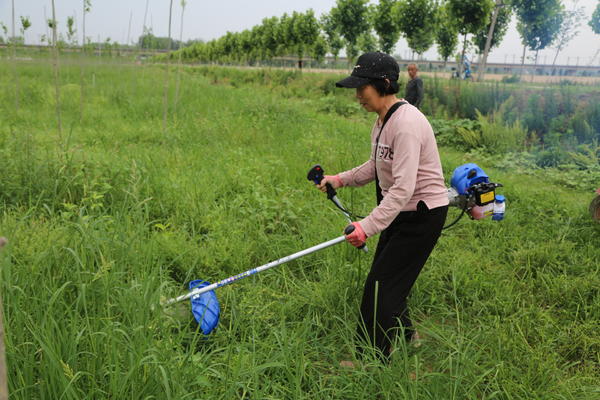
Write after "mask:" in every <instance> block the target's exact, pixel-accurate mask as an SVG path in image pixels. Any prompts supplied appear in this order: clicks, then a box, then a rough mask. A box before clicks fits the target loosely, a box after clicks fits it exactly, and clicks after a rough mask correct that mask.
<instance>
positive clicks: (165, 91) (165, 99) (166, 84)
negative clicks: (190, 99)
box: [163, 0, 173, 135]
mask: <svg viewBox="0 0 600 400" xmlns="http://www.w3.org/2000/svg"><path fill="white" fill-rule="evenodd" d="M172 12H173V0H171V1H170V5H169V41H168V45H167V47H168V49H167V50H168V51H169V52H170V51H171V13H172ZM168 92H169V57H167V65H166V69H165V88H164V95H163V133H164V134H165V135H166V134H167V110H168V107H169V103H168V94H169V93H168Z"/></svg>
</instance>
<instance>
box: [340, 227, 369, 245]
mask: <svg viewBox="0 0 600 400" xmlns="http://www.w3.org/2000/svg"><path fill="white" fill-rule="evenodd" d="M354 229H355V228H354V225H352V224H350V225H348V226H347V227H345V228H344V234H345V235H349V234H351V233H352V232H354ZM365 246H366V243H363V244H362V245H361V246H359V247H357V248H358V249H359V250H362V249H363V248H364V247H365Z"/></svg>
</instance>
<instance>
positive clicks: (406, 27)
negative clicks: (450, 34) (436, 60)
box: [395, 0, 437, 54]
mask: <svg viewBox="0 0 600 400" xmlns="http://www.w3.org/2000/svg"><path fill="white" fill-rule="evenodd" d="M436 15H437V3H436V2H435V1H434V0H399V1H398V2H397V3H396V7H395V16H396V23H397V24H398V28H399V29H400V32H402V34H403V35H404V36H405V37H406V41H407V42H408V46H409V47H410V48H411V50H413V51H414V52H416V53H417V54H423V53H424V52H425V51H427V50H428V49H429V48H430V47H431V46H432V45H433V42H434V32H435V28H436V27H435V23H436Z"/></svg>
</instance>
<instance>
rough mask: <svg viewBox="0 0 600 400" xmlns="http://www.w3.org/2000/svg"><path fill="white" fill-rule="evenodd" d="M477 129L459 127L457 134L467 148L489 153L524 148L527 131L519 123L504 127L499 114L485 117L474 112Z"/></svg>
mask: <svg viewBox="0 0 600 400" xmlns="http://www.w3.org/2000/svg"><path fill="white" fill-rule="evenodd" d="M476 114H477V122H478V123H479V129H468V128H465V127H459V128H458V129H457V132H458V134H459V135H460V137H461V138H462V140H463V142H464V143H465V144H466V145H467V146H468V148H477V147H484V148H486V150H488V151H489V152H490V153H505V152H509V151H520V150H523V148H524V147H525V142H526V139H527V131H526V130H525V129H524V128H523V127H522V126H521V123H520V122H519V121H516V122H515V123H513V124H512V125H505V124H504V122H503V119H502V114H501V113H496V114H492V116H490V117H486V116H485V115H483V114H482V113H480V112H479V111H478V110H476Z"/></svg>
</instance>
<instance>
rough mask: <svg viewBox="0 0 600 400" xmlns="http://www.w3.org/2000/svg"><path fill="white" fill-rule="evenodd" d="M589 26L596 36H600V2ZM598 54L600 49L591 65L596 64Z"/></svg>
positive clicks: (599, 50)
mask: <svg viewBox="0 0 600 400" xmlns="http://www.w3.org/2000/svg"><path fill="white" fill-rule="evenodd" d="M588 25H589V26H590V28H592V31H594V33H595V34H598V35H600V1H599V2H598V5H597V6H596V10H594V12H593V14H592V19H591V20H590V22H588ZM598 53H600V47H599V48H598V50H596V54H594V57H593V58H592V59H591V60H590V65H592V64H593V63H594V60H595V59H596V57H597V56H598Z"/></svg>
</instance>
